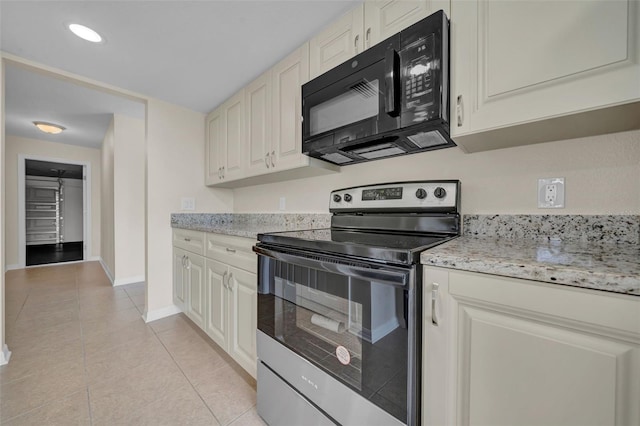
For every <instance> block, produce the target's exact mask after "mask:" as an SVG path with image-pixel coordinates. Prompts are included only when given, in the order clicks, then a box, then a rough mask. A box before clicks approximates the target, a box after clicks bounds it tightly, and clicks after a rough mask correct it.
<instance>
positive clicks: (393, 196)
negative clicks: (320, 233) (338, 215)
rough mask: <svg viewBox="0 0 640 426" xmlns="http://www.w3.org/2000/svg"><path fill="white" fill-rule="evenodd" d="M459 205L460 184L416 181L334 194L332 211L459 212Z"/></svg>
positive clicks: (347, 189)
mask: <svg viewBox="0 0 640 426" xmlns="http://www.w3.org/2000/svg"><path fill="white" fill-rule="evenodd" d="M459 204H460V181H457V180H445V181H414V182H396V183H387V184H376V185H365V186H357V187H353V188H345V189H338V190H335V191H332V192H331V198H330V201H329V210H330V211H332V212H334V211H338V212H339V211H349V212H353V211H368V210H402V211H408V212H410V211H428V210H433V211H443V210H447V211H458V208H459Z"/></svg>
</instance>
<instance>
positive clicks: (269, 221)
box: [171, 213, 331, 240]
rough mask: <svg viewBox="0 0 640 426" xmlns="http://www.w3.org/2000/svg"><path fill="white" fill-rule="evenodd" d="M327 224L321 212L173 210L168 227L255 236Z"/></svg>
mask: <svg viewBox="0 0 640 426" xmlns="http://www.w3.org/2000/svg"><path fill="white" fill-rule="evenodd" d="M330 226H331V215H329V214H321V213H308V214H307V213H283V214H278V213H264V214H263V213H254V214H252V213H248V214H244V213H237V214H231V213H211V214H209V213H175V214H172V215H171V227H172V228H181V229H191V230H193V231H203V232H212V233H215V234H223V235H232V236H236V237H245V238H253V239H254V240H255V239H257V237H258V234H262V233H266V232H282V231H294V230H300V229H318V228H328V227H330Z"/></svg>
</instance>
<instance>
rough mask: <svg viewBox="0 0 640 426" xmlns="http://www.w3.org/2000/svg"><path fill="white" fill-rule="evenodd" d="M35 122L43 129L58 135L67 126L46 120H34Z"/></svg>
mask: <svg viewBox="0 0 640 426" xmlns="http://www.w3.org/2000/svg"><path fill="white" fill-rule="evenodd" d="M33 124H35V126H36V127H37V128H38V129H40V130H41V131H43V132H45V133H49V134H52V135H57V134H58V133H62V131H63V130H65V128H64V127H62V126H60V125H59V124H53V123H46V122H44V121H34V122H33Z"/></svg>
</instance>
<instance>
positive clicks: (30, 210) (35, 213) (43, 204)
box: [25, 179, 64, 245]
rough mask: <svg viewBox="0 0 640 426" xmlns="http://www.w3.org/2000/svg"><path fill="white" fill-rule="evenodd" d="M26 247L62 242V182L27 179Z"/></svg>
mask: <svg viewBox="0 0 640 426" xmlns="http://www.w3.org/2000/svg"><path fill="white" fill-rule="evenodd" d="M25 189H26V206H25V207H26V208H25V213H26V214H25V218H26V234H27V245H37V244H58V243H62V242H64V236H63V235H64V234H63V232H62V231H63V226H64V222H63V217H62V211H63V203H64V185H63V183H62V180H61V179H59V180H58V181H45V180H32V179H29V180H28V182H27V185H26V188H25Z"/></svg>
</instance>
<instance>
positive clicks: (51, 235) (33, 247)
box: [25, 160, 84, 266]
mask: <svg viewBox="0 0 640 426" xmlns="http://www.w3.org/2000/svg"><path fill="white" fill-rule="evenodd" d="M83 174H84V170H83V166H81V165H75V164H62V163H54V162H49V161H39V160H26V161H25V202H26V204H25V221H26V223H25V225H26V226H25V230H26V266H33V265H43V264H50V263H58V262H71V261H77V260H83V256H84V238H83V233H84V230H83V185H84V179H83Z"/></svg>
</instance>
